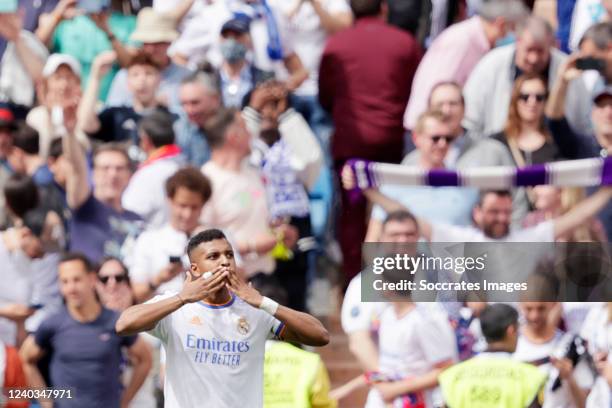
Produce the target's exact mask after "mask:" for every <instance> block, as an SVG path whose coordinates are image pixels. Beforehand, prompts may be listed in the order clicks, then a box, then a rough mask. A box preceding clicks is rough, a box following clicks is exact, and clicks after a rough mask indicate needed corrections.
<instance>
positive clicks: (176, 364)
mask: <svg viewBox="0 0 612 408" xmlns="http://www.w3.org/2000/svg"><path fill="white" fill-rule="evenodd" d="M187 254H188V255H189V259H190V262H191V266H190V270H189V271H188V272H187V279H186V280H185V284H184V286H183V289H182V290H181V291H180V293H165V294H163V295H160V296H157V297H155V298H153V299H151V300H150V301H148V302H147V303H145V304H141V305H136V306H132V307H130V308H128V309H127V310H125V311H124V312H123V313H122V314H121V316H120V318H119V320H118V321H117V324H116V330H117V332H118V333H119V334H121V335H128V334H134V333H138V332H142V331H147V332H149V333H150V334H152V335H153V336H155V337H157V338H159V339H160V340H161V341H162V343H163V344H164V348H165V350H166V378H165V384H164V397H165V407H166V408H190V407H200V406H202V404H206V406H210V407H215V408H223V407H228V408H234V407H240V406H243V407H249V408H250V407H262V405H263V364H264V353H265V342H266V339H267V338H268V337H277V338H280V339H283V340H289V341H294V342H299V343H302V344H306V345H311V346H324V345H326V344H327V343H328V342H329V334H328V332H327V330H326V329H325V328H324V327H323V325H322V324H321V322H319V321H318V320H317V319H316V318H314V317H312V316H310V315H309V314H306V313H302V312H298V311H295V310H292V309H289V308H287V307H284V306H280V305H278V303H276V302H274V301H273V300H271V299H269V298H266V297H263V296H262V295H261V294H260V293H259V292H258V291H257V290H256V289H254V288H253V287H251V286H250V285H248V284H246V283H245V282H244V281H242V280H241V279H240V278H239V277H238V276H237V274H236V263H235V261H234V251H233V250H232V247H231V245H230V244H229V242H228V241H227V239H226V238H225V235H223V233H222V232H221V231H219V230H216V229H210V230H206V231H203V232H201V233H199V234H197V235H195V236H194V237H193V238H191V240H190V241H189V244H188V246H187Z"/></svg>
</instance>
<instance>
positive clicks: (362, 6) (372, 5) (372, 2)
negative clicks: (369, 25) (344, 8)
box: [351, 0, 383, 19]
mask: <svg viewBox="0 0 612 408" xmlns="http://www.w3.org/2000/svg"><path fill="white" fill-rule="evenodd" d="M382 3H383V0H351V10H352V11H353V14H354V15H355V18H356V19H358V18H361V17H369V16H377V15H379V14H380V11H381V9H382Z"/></svg>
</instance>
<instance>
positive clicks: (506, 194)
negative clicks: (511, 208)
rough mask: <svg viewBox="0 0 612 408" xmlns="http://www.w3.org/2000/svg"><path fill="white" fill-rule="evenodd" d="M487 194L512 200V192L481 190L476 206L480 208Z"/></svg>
mask: <svg viewBox="0 0 612 408" xmlns="http://www.w3.org/2000/svg"><path fill="white" fill-rule="evenodd" d="M489 194H494V195H496V196H500V197H510V198H512V192H511V191H510V190H481V191H480V193H479V195H478V206H479V207H480V206H482V203H483V202H484V199H485V197H486V196H488V195H489Z"/></svg>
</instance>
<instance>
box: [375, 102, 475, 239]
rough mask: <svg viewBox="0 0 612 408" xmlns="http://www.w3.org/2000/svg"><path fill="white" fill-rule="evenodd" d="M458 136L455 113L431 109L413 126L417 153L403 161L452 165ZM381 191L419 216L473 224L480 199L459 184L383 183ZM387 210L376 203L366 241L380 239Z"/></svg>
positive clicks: (426, 166)
mask: <svg viewBox="0 0 612 408" xmlns="http://www.w3.org/2000/svg"><path fill="white" fill-rule="evenodd" d="M457 137H458V134H457V132H456V129H455V126H454V121H453V119H452V116H451V115H447V114H444V113H442V112H441V111H438V110H430V111H427V112H425V113H423V114H422V115H421V116H419V119H418V120H417V122H416V125H415V127H414V129H413V135H412V138H413V141H414V144H415V146H416V150H415V152H416V153H414V154H413V153H411V154H410V155H408V156H407V157H406V159H404V161H403V162H402V164H404V165H407V166H413V167H418V168H420V169H423V170H424V171H427V170H432V169H444V168H447V167H448V165H447V164H448V156H449V154H448V153H449V151H450V149H451V146H452V145H453V143H455V139H456V138H457ZM380 192H381V193H382V194H384V195H386V196H388V197H390V198H393V199H395V200H398V201H400V202H401V203H402V204H403V205H404V206H405V207H406V208H408V209H409V210H410V211H411V212H412V213H414V214H415V215H417V216H419V217H424V218H426V219H431V220H434V219H438V220H439V219H441V218H440V217H442V219H443V220H444V222H445V223H449V224H453V225H469V224H470V222H471V218H470V214H471V208H472V206H473V205H474V203H475V202H476V200H477V194H476V192H475V191H473V190H472V189H460V188H456V187H407V186H383V187H381V189H380ZM385 217H386V213H385V211H384V210H383V209H382V208H381V207H380V206H375V207H374V210H373V212H372V217H371V219H370V224H369V226H368V233H367V235H366V241H373V242H375V241H378V239H379V238H380V234H381V232H382V225H383V221H384V219H385Z"/></svg>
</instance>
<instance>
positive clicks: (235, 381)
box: [147, 293, 284, 408]
mask: <svg viewBox="0 0 612 408" xmlns="http://www.w3.org/2000/svg"><path fill="white" fill-rule="evenodd" d="M175 295H176V293H164V294H163V295H160V296H156V297H154V298H153V299H151V300H150V301H149V302H147V303H153V302H158V301H160V300H162V299H166V298H169V297H171V296H175ZM283 327H284V325H283V323H281V322H280V321H278V320H277V319H276V318H274V317H273V316H271V315H270V314H268V313H267V312H264V311H262V310H260V309H256V308H254V307H252V306H251V305H249V304H247V303H246V302H244V301H243V300H242V299H240V298H239V297H237V296H235V295H233V294H232V298H231V300H230V301H229V302H227V303H225V304H223V305H211V304H207V303H204V302H197V303H189V304H186V305H185V306H183V307H181V308H180V309H178V310H177V311H175V312H174V313H171V314H170V315H168V316H166V317H165V318H163V319H162V320H160V321H159V322H158V324H157V325H156V326H155V328H153V330H151V331H150V332H149V333H150V334H151V335H153V336H155V337H157V338H159V339H160V340H161V341H162V343H163V344H164V348H165V350H166V378H165V382H164V397H165V407H166V408H190V407H200V406H202V404H203V403H205V404H206V406H210V407H218V408H224V407H228V408H230V407H231V408H233V407H254V408H257V407H262V405H263V364H264V353H265V343H266V340H267V339H268V338H269V337H271V335H272V336H277V337H278V336H279V335H280V333H281V331H282V329H283Z"/></svg>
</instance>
